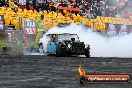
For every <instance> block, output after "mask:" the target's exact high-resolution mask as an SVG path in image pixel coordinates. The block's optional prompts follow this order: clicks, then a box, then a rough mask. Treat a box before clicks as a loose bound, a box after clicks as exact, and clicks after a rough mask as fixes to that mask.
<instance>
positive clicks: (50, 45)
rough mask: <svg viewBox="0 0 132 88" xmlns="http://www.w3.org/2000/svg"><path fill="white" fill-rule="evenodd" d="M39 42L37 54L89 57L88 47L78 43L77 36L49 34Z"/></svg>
mask: <svg viewBox="0 0 132 88" xmlns="http://www.w3.org/2000/svg"><path fill="white" fill-rule="evenodd" d="M46 37H47V38H46V39H47V41H45V40H44V39H45V38H44V37H43V38H41V39H40V42H39V52H40V53H47V54H53V55H56V56H71V55H85V56H86V57H90V46H89V45H85V44H84V42H80V40H79V37H78V35H77V34H71V33H54V34H53V33H50V34H47V35H46Z"/></svg>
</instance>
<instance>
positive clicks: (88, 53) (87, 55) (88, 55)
mask: <svg viewBox="0 0 132 88" xmlns="http://www.w3.org/2000/svg"><path fill="white" fill-rule="evenodd" d="M89 50H90V48H86V49H85V56H86V58H89V57H90V51H89Z"/></svg>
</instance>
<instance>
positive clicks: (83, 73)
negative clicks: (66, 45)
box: [78, 66, 86, 76]
mask: <svg viewBox="0 0 132 88" xmlns="http://www.w3.org/2000/svg"><path fill="white" fill-rule="evenodd" d="M78 72H79V75H80V76H84V75H85V74H86V72H85V70H84V69H83V68H82V66H80V67H79V68H78Z"/></svg>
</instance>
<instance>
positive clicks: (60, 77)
mask: <svg viewBox="0 0 132 88" xmlns="http://www.w3.org/2000/svg"><path fill="white" fill-rule="evenodd" d="M80 65H82V66H83V68H84V69H86V72H87V74H130V75H132V59H131V58H101V57H99V58H97V57H96V58H93V57H92V58H84V57H55V56H20V57H13V56H10V57H9V56H6V57H0V88H132V82H130V83H117V84H116V83H114V84H113V83H111V84H105V83H100V84H94V83H90V84H89V83H86V84H84V85H80V84H78V83H77V82H76V75H77V73H78V71H77V69H78V67H79V66H80Z"/></svg>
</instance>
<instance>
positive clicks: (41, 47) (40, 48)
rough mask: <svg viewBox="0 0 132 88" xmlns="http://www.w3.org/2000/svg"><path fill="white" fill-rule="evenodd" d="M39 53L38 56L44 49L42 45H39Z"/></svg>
mask: <svg viewBox="0 0 132 88" xmlns="http://www.w3.org/2000/svg"><path fill="white" fill-rule="evenodd" d="M39 52H40V54H44V49H43V45H42V43H40V44H39Z"/></svg>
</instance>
